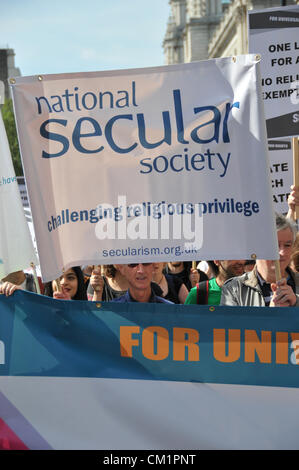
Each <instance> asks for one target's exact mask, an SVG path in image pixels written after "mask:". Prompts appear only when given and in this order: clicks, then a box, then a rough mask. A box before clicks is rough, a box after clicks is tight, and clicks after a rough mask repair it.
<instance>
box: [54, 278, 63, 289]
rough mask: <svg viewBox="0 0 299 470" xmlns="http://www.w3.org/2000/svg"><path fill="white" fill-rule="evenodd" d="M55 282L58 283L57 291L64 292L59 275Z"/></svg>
mask: <svg viewBox="0 0 299 470" xmlns="http://www.w3.org/2000/svg"><path fill="white" fill-rule="evenodd" d="M55 284H56V288H57V292H62V289H61V284H60V279H59V277H58V278H57V279H55Z"/></svg>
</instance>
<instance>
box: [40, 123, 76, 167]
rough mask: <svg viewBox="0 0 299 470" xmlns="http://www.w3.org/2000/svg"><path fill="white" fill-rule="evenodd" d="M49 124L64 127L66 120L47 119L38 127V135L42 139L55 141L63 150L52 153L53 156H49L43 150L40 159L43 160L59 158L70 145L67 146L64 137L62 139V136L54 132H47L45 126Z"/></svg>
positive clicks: (67, 142) (66, 140) (67, 143)
mask: <svg viewBox="0 0 299 470" xmlns="http://www.w3.org/2000/svg"><path fill="white" fill-rule="evenodd" d="M50 122H56V123H57V124H61V125H62V126H64V127H66V125H67V120H66V119H48V120H47V121H45V122H43V123H42V125H41V126H40V135H41V136H42V137H44V138H45V139H48V140H55V141H57V142H60V143H61V144H62V146H63V148H62V150H61V152H58V153H53V154H50V153H48V152H46V151H45V150H43V152H42V157H43V158H54V157H61V155H64V154H65V153H66V152H67V151H68V149H69V146H70V144H69V141H68V139H67V138H66V137H64V136H63V135H60V134H55V133H54V132H49V131H48V130H47V129H46V126H47V125H48V124H49V123H50Z"/></svg>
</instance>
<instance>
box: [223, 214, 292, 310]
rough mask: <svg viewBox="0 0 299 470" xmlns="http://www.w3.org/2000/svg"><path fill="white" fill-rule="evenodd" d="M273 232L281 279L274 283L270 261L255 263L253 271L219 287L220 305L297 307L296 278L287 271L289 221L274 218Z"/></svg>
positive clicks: (278, 216)
mask: <svg viewBox="0 0 299 470" xmlns="http://www.w3.org/2000/svg"><path fill="white" fill-rule="evenodd" d="M276 229H277V238H278V247H279V263H280V270H281V279H280V280H279V281H278V282H277V281H276V271H275V263H274V261H269V260H263V259H259V260H257V261H256V266H255V268H254V269H253V271H251V272H247V273H245V274H243V275H242V276H238V277H235V278H233V279H230V280H228V281H227V282H226V283H225V284H224V285H223V287H222V294H221V302H220V305H227V306H234V305H236V306H247V307H262V306H267V307H268V306H270V307H294V306H299V274H298V273H294V272H293V271H291V269H290V268H289V264H290V260H291V254H292V247H293V244H294V241H295V237H296V227H295V225H294V223H293V222H292V221H291V220H290V219H288V218H286V217H284V216H283V215H280V214H276Z"/></svg>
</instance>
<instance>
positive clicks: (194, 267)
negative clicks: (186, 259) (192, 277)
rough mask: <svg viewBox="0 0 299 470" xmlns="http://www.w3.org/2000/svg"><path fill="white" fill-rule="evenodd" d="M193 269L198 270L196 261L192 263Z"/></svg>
mask: <svg viewBox="0 0 299 470" xmlns="http://www.w3.org/2000/svg"><path fill="white" fill-rule="evenodd" d="M192 269H197V268H196V261H192Z"/></svg>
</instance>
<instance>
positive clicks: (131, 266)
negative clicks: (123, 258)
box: [127, 263, 153, 268]
mask: <svg viewBox="0 0 299 470" xmlns="http://www.w3.org/2000/svg"><path fill="white" fill-rule="evenodd" d="M139 264H142V266H150V265H151V264H153V263H131V264H128V265H127V266H128V267H129V268H136V266H139Z"/></svg>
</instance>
